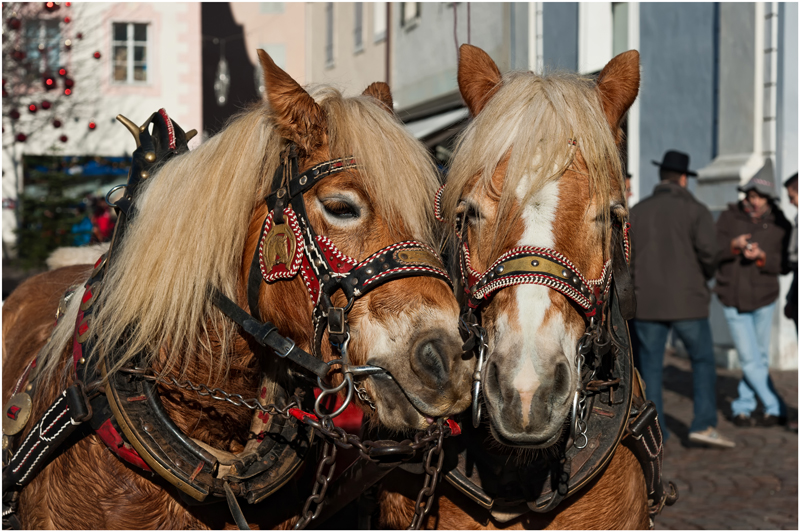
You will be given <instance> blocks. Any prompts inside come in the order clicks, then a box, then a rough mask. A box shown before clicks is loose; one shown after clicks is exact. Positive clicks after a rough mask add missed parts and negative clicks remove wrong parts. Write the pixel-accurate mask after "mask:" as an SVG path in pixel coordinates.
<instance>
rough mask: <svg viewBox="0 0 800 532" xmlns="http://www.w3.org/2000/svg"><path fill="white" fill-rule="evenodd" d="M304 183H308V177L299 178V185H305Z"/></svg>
mask: <svg viewBox="0 0 800 532" xmlns="http://www.w3.org/2000/svg"><path fill="white" fill-rule="evenodd" d="M306 183H308V177H306V176H303V177H301V178H300V184H301V185H305V184H306Z"/></svg>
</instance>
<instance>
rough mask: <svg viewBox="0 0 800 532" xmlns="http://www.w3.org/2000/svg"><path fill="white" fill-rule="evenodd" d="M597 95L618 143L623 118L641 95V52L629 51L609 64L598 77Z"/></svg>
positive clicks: (620, 136)
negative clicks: (637, 96)
mask: <svg viewBox="0 0 800 532" xmlns="http://www.w3.org/2000/svg"><path fill="white" fill-rule="evenodd" d="M597 94H598V95H599V96H600V102H601V103H602V104H603V111H605V114H606V119H607V120H608V124H609V125H610V126H611V131H613V132H614V137H615V138H616V140H617V143H619V141H620V140H621V138H622V132H621V131H620V129H619V125H620V122H622V117H623V116H625V113H626V112H627V111H628V108H630V106H631V105H632V104H633V101H634V100H635V99H636V95H637V94H639V52H637V51H636V50H628V51H627V52H623V53H621V54H619V55H618V56H616V57H615V58H614V59H612V60H611V61H609V62H608V64H607V65H606V66H605V67H604V68H603V70H602V72H600V75H598V76H597Z"/></svg>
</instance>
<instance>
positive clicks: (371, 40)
mask: <svg viewBox="0 0 800 532" xmlns="http://www.w3.org/2000/svg"><path fill="white" fill-rule="evenodd" d="M389 5H390V4H389V3H387V2H310V3H307V4H306V13H307V26H306V28H307V31H306V42H307V44H306V47H307V51H308V52H307V55H306V65H307V69H306V73H307V74H306V79H307V80H308V83H310V84H314V83H326V84H329V85H333V86H334V87H337V88H338V89H339V90H341V91H342V92H343V93H344V94H345V95H347V96H352V95H354V94H358V93H360V92H361V91H363V90H364V89H366V88H367V87H368V86H369V85H370V84H371V83H373V82H375V81H384V82H390V81H391V80H390V79H389V78H390V72H389V70H388V67H387V64H388V63H387V50H388V39H387V36H388V33H389V31H388V28H389V25H388V20H389V16H390V15H389V11H388V9H389ZM295 79H297V78H295Z"/></svg>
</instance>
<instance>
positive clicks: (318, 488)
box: [294, 441, 338, 530]
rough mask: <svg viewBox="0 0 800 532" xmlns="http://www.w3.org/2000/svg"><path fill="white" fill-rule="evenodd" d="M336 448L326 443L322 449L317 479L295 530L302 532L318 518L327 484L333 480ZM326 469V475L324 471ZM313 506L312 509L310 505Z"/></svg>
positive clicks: (331, 443)
mask: <svg viewBox="0 0 800 532" xmlns="http://www.w3.org/2000/svg"><path fill="white" fill-rule="evenodd" d="M337 452H338V451H337V447H336V445H334V443H333V442H330V441H326V442H325V445H324V446H323V448H322V460H320V462H319V465H318V466H317V478H316V480H315V481H314V488H313V489H312V490H311V495H309V496H308V498H307V499H306V503H305V505H303V511H302V513H301V514H300V519H299V520H298V521H297V523H295V525H294V529H295V530H302V529H304V528H305V527H307V526H308V524H309V523H310V522H311V521H313V520H314V519H316V518H317V516H319V513H320V512H321V511H322V507H323V506H324V504H323V503H324V500H325V494H326V493H327V491H328V483H329V482H330V481H331V479H332V478H333V473H334V472H335V471H336V453H337ZM326 469H327V473H326V472H325V470H326ZM312 504H313V505H315V507H314V508H313V509H312V507H311V505H312Z"/></svg>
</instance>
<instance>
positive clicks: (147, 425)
mask: <svg viewBox="0 0 800 532" xmlns="http://www.w3.org/2000/svg"><path fill="white" fill-rule="evenodd" d="M142 429H143V430H144V431H145V432H150V431H152V430H153V426H152V425H151V424H150V423H144V424H143V425H142Z"/></svg>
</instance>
